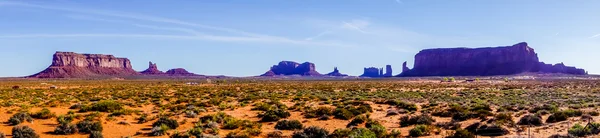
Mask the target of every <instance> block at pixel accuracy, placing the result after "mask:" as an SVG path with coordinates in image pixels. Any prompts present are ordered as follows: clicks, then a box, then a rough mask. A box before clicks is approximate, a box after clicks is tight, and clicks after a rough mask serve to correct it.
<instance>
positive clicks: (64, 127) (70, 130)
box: [54, 123, 78, 135]
mask: <svg viewBox="0 0 600 138" xmlns="http://www.w3.org/2000/svg"><path fill="white" fill-rule="evenodd" d="M77 132H78V130H77V126H75V125H73V124H70V123H61V124H59V125H58V126H57V127H56V128H55V129H54V134H58V135H70V134H75V133H77Z"/></svg>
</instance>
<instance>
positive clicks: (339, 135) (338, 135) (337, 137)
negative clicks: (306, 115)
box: [328, 128, 352, 138]
mask: <svg viewBox="0 0 600 138" xmlns="http://www.w3.org/2000/svg"><path fill="white" fill-rule="evenodd" d="M351 131H352V130H350V129H347V128H342V129H336V130H334V131H333V133H331V134H329V136H328V138H347V137H348V136H350V132H351Z"/></svg>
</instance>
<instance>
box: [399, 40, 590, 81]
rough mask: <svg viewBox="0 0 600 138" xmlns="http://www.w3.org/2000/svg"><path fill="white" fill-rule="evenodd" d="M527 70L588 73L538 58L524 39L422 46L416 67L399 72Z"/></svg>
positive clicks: (473, 73)
mask: <svg viewBox="0 0 600 138" xmlns="http://www.w3.org/2000/svg"><path fill="white" fill-rule="evenodd" d="M403 70H404V69H403ZM525 72H554V73H567V74H577V75H583V74H587V73H585V71H583V70H582V69H576V68H574V67H570V68H567V67H563V66H561V65H558V66H556V67H554V66H551V65H550V66H548V65H546V64H544V63H543V62H540V61H539V59H538V56H537V53H535V51H534V49H533V48H531V47H529V46H528V45H527V43H525V42H522V43H518V44H515V45H512V46H503V47H487V48H440V49H426V50H422V51H420V52H419V53H418V54H417V55H415V64H414V68H413V69H410V70H406V71H403V72H402V74H400V76H490V75H512V74H519V73H525Z"/></svg>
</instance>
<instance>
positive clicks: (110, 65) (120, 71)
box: [29, 52, 138, 78]
mask: <svg viewBox="0 0 600 138" xmlns="http://www.w3.org/2000/svg"><path fill="white" fill-rule="evenodd" d="M137 74H138V73H137V72H136V71H135V70H133V69H132V68H131V62H130V61H129V59H127V58H117V57H115V56H112V55H101V54H78V53H73V52H56V53H55V54H54V56H53V58H52V64H51V65H50V67H48V68H46V69H45V70H43V71H41V72H39V73H37V74H34V75H31V76H29V77H34V78H88V77H121V76H131V75H137Z"/></svg>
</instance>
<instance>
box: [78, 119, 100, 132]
mask: <svg viewBox="0 0 600 138" xmlns="http://www.w3.org/2000/svg"><path fill="white" fill-rule="evenodd" d="M77 129H78V130H79V132H81V133H92V132H93V131H99V132H102V129H103V128H102V124H101V123H100V122H94V121H88V120H83V121H80V122H78V123H77Z"/></svg>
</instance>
